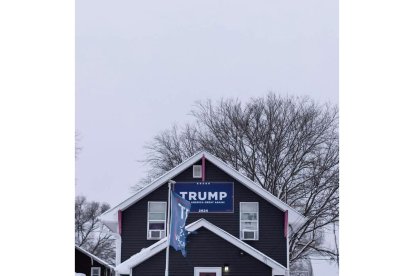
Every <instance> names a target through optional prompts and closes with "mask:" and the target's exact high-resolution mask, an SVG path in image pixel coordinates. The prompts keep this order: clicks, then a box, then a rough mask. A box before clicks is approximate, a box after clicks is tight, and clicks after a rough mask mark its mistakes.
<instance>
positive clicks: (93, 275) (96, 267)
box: [91, 266, 101, 276]
mask: <svg viewBox="0 0 414 276" xmlns="http://www.w3.org/2000/svg"><path fill="white" fill-rule="evenodd" d="M94 269H97V270H98V276H101V268H100V267H99V266H93V267H91V276H95V274H93V270H94Z"/></svg>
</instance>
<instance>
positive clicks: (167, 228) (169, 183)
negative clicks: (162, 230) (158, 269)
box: [165, 180, 175, 276]
mask: <svg viewBox="0 0 414 276" xmlns="http://www.w3.org/2000/svg"><path fill="white" fill-rule="evenodd" d="M174 183H175V181H173V180H169V181H168V212H167V226H166V232H167V234H166V236H167V250H166V253H165V254H166V256H165V276H168V273H169V271H168V268H169V267H168V266H169V261H170V231H171V225H170V224H171V221H170V220H171V218H170V216H171V184H174Z"/></svg>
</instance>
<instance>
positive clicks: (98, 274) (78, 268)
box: [75, 245, 115, 276]
mask: <svg viewBox="0 0 414 276" xmlns="http://www.w3.org/2000/svg"><path fill="white" fill-rule="evenodd" d="M75 273H82V274H85V275H86V276H113V275H115V268H114V267H113V266H112V265H110V264H108V263H107V262H105V261H104V260H102V259H100V258H98V257H96V256H95V255H93V254H91V253H89V252H88V251H86V250H85V249H83V248H81V247H79V246H77V245H75Z"/></svg>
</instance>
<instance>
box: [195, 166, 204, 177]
mask: <svg viewBox="0 0 414 276" xmlns="http://www.w3.org/2000/svg"><path fill="white" fill-rule="evenodd" d="M196 168H199V169H200V175H195V173H194V172H195V170H196ZM193 178H203V167H202V165H193Z"/></svg>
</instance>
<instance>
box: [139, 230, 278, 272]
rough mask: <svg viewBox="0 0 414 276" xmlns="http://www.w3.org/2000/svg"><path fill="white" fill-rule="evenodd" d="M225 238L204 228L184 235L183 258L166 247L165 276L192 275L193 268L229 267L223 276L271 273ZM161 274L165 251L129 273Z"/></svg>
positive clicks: (266, 267)
mask: <svg viewBox="0 0 414 276" xmlns="http://www.w3.org/2000/svg"><path fill="white" fill-rule="evenodd" d="M241 252H242V250H240V249H239V248H238V247H236V246H234V245H232V244H231V243H229V242H227V241H226V240H224V239H222V238H220V237H218V236H217V235H215V234H214V233H212V232H210V231H209V230H207V229H205V228H200V229H198V230H197V233H196V234H192V235H190V236H189V237H188V244H187V257H186V258H184V257H183V256H182V255H181V252H180V251H178V252H177V251H175V250H174V249H173V248H171V249H170V262H169V275H170V276H194V267H223V266H224V265H225V264H226V265H228V266H229V268H230V272H228V273H224V272H222V273H223V276H233V275H237V276H265V275H266V276H271V275H272V269H271V268H270V267H269V266H267V265H266V264H264V263H262V262H261V261H259V260H257V259H256V258H254V257H252V256H250V255H249V254H247V253H243V254H241ZM164 273H165V250H163V251H161V252H159V253H158V254H156V255H154V256H152V257H151V258H150V259H148V260H146V261H144V262H143V263H141V264H139V265H138V266H136V267H134V268H133V270H132V275H133V276H147V275H148V276H150V275H151V276H158V275H159V276H163V275H164Z"/></svg>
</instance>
